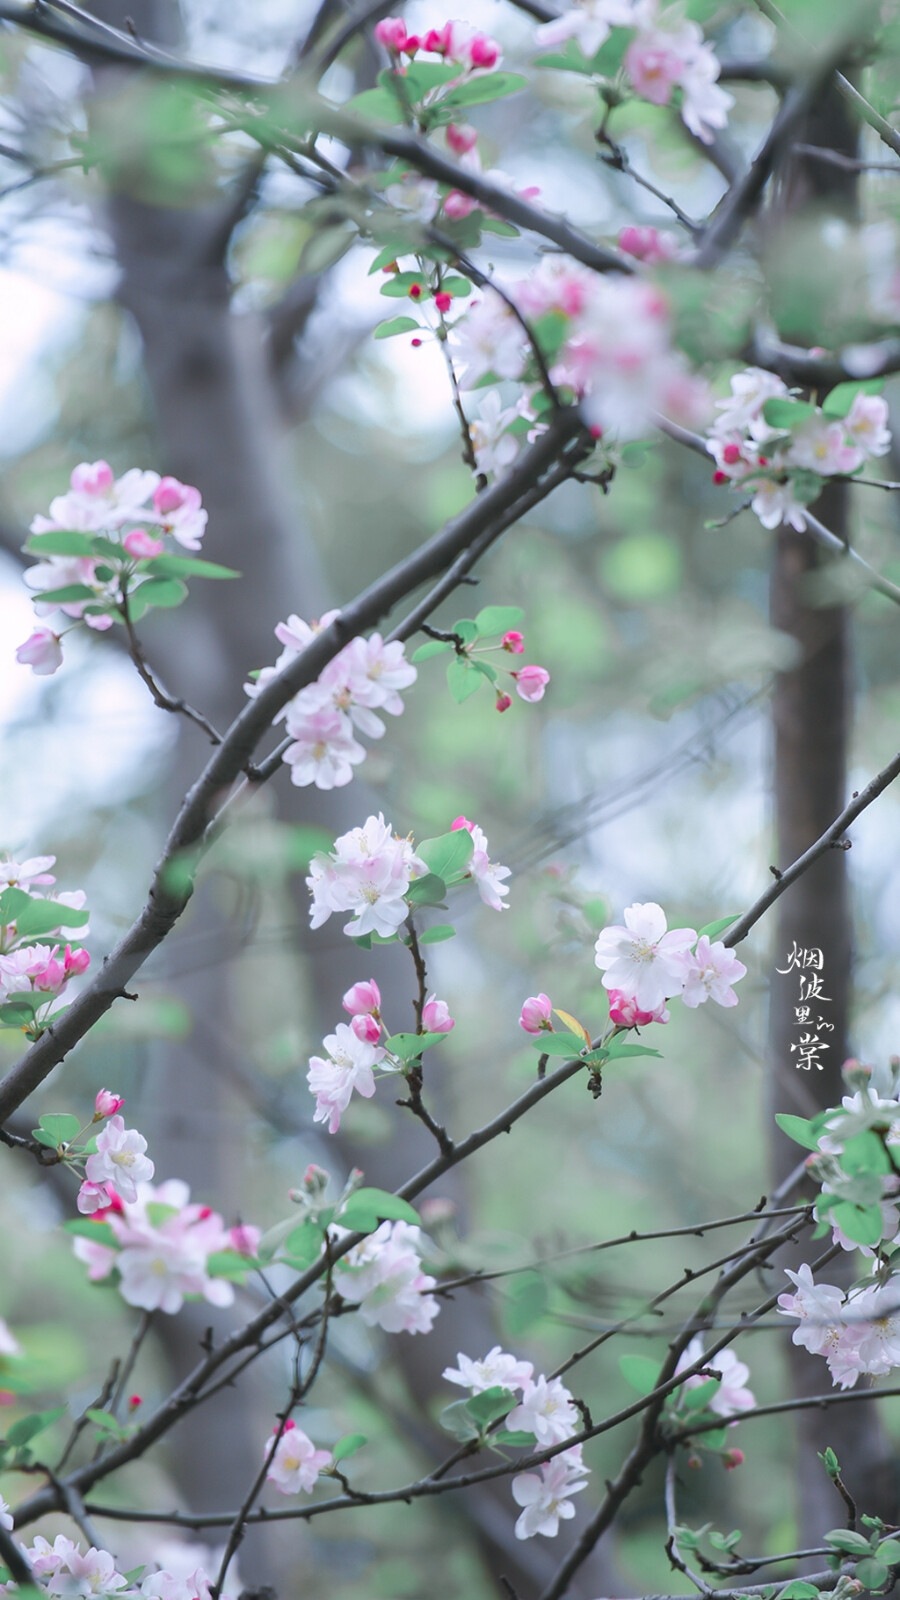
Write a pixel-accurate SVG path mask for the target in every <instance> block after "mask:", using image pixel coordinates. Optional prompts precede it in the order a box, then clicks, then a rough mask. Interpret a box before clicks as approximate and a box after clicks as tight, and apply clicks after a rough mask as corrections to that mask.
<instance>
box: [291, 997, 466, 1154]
mask: <svg viewBox="0 0 900 1600" xmlns="http://www.w3.org/2000/svg"><path fill="white" fill-rule="evenodd" d="M342 1004H343V1007H344V1010H345V1011H347V1012H349V1014H350V1022H349V1024H348V1023H344V1022H339V1023H338V1025H337V1027H336V1028H335V1031H334V1033H330V1034H328V1035H327V1037H326V1038H325V1039H324V1040H323V1044H324V1046H325V1049H326V1051H327V1052H328V1053H327V1055H326V1056H313V1057H312V1058H311V1059H310V1063H309V1072H308V1073H307V1079H306V1081H307V1083H308V1084H309V1088H310V1093H311V1094H313V1095H315V1099H316V1111H315V1116H314V1117H313V1121H314V1122H327V1124H328V1132H329V1133H337V1131H338V1128H339V1127H340V1125H341V1116H342V1114H343V1113H344V1112H345V1111H346V1109H347V1107H348V1106H349V1104H350V1099H351V1096H352V1095H353V1091H354V1090H356V1093H357V1094H361V1095H362V1096H363V1098H364V1099H365V1100H369V1099H371V1097H372V1095H373V1094H374V1093H375V1073H374V1069H376V1068H377V1069H379V1070H380V1071H382V1072H386V1073H392V1074H393V1073H396V1072H399V1071H400V1070H401V1068H402V1063H401V1062H399V1061H398V1060H396V1059H395V1058H394V1057H393V1056H392V1055H391V1054H390V1052H389V1050H388V1049H385V1047H384V1045H383V1044H382V1043H381V1042H380V1041H381V1040H382V1038H384V1039H385V1040H387V1039H388V1037H389V1035H388V1030H387V1028H386V1027H385V1024H384V1021H383V1018H382V1015H381V991H380V989H379V987H378V984H377V983H376V982H375V979H374V978H369V979H367V980H365V981H363V982H360V983H354V984H353V985H352V986H351V987H350V988H349V989H348V990H347V992H346V994H345V995H344V998H343V1002H342ZM455 1026H456V1024H455V1022H454V1019H453V1018H452V1017H451V1015H450V1010H449V1007H448V1005H447V1002H446V1001H445V1000H438V999H437V997H436V996H435V995H434V994H430V995H429V996H428V998H427V999H426V1001H425V1004H424V1005H423V1007H422V1028H423V1031H424V1032H425V1033H450V1031H451V1029H453V1028H454V1027H455Z"/></svg>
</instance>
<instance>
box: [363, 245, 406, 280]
mask: <svg viewBox="0 0 900 1600" xmlns="http://www.w3.org/2000/svg"><path fill="white" fill-rule="evenodd" d="M404 254H406V251H404V250H403V249H402V247H400V246H398V245H394V244H387V245H385V247H384V249H383V250H379V252H378V254H377V256H376V257H375V260H374V261H373V262H372V265H371V266H370V268H369V271H368V276H369V277H370V278H371V277H372V275H373V273H376V272H383V271H384V268H385V267H390V266H393V264H394V262H395V261H396V260H398V258H399V257H400V256H401V255H404Z"/></svg>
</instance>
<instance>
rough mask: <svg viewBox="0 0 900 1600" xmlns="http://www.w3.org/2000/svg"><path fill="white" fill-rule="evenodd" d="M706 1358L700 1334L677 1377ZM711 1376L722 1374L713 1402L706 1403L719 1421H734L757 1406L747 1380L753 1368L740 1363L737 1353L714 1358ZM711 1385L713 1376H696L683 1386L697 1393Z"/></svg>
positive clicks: (685, 1354) (722, 1353)
mask: <svg viewBox="0 0 900 1600" xmlns="http://www.w3.org/2000/svg"><path fill="white" fill-rule="evenodd" d="M702 1355H703V1340H702V1338H701V1337H700V1335H699V1334H696V1335H695V1336H694V1338H693V1339H692V1340H691V1342H690V1344H689V1345H688V1346H687V1347H686V1349H685V1350H684V1351H683V1352H682V1354H681V1356H680V1357H679V1360H678V1365H677V1367H676V1368H675V1376H676V1377H677V1376H678V1373H679V1372H683V1371H684V1369H685V1367H692V1366H694V1365H695V1363H696V1362H698V1361H699V1360H700V1359H701V1357H702ZM708 1365H709V1368H710V1372H711V1373H712V1372H718V1373H720V1374H721V1382H720V1384H719V1387H718V1389H717V1390H716V1392H715V1394H714V1395H713V1397H712V1399H711V1400H708V1401H707V1402H706V1405H707V1409H708V1410H709V1411H714V1412H715V1413H716V1415H717V1416H719V1417H733V1416H735V1415H736V1414H737V1413H739V1412H741V1411H751V1410H752V1409H753V1407H754V1406H755V1405H756V1399H755V1396H754V1395H753V1393H752V1391H751V1390H750V1389H748V1388H747V1386H746V1385H747V1379H748V1378H749V1376H750V1368H749V1367H748V1366H747V1365H746V1363H745V1362H743V1361H739V1360H738V1358H737V1356H736V1355H735V1353H734V1351H733V1350H729V1349H727V1348H726V1349H724V1350H717V1351H716V1353H715V1355H714V1356H710V1358H709V1362H708ZM708 1381H709V1374H707V1375H706V1376H704V1375H703V1373H700V1372H695V1373H694V1374H693V1376H692V1377H690V1378H686V1379H685V1381H684V1384H683V1387H684V1388H685V1389H697V1388H699V1387H700V1385H701V1384H704V1383H707V1382H708Z"/></svg>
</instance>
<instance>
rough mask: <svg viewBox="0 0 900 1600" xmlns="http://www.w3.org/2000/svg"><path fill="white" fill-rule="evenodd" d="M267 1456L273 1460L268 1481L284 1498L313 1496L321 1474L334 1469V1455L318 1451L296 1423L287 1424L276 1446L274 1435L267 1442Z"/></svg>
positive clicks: (267, 1474)
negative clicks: (299, 1495) (293, 1495)
mask: <svg viewBox="0 0 900 1600" xmlns="http://www.w3.org/2000/svg"><path fill="white" fill-rule="evenodd" d="M277 1432H278V1430H277V1428H276V1430H275V1433H276V1434H277ZM264 1454H265V1456H266V1457H267V1458H270V1464H269V1470H268V1472H267V1473H266V1480H267V1482H269V1483H274V1485H275V1487H276V1489H280V1490H281V1493H282V1494H300V1493H301V1492H302V1493H303V1494H309V1493H311V1491H312V1490H313V1489H314V1488H315V1486H316V1481H317V1479H318V1476H319V1473H320V1472H321V1471H322V1469H323V1468H324V1467H328V1466H330V1465H331V1451H330V1450H317V1449H316V1447H315V1445H314V1444H313V1442H312V1440H311V1439H310V1438H309V1436H308V1435H307V1434H305V1433H304V1432H303V1429H302V1428H298V1427H297V1425H296V1423H294V1422H286V1423H285V1425H284V1431H283V1432H282V1435H281V1438H280V1439H279V1440H278V1443H277V1444H276V1443H275V1437H274V1435H273V1437H272V1438H271V1439H268V1440H267V1441H266V1447H265V1451H264Z"/></svg>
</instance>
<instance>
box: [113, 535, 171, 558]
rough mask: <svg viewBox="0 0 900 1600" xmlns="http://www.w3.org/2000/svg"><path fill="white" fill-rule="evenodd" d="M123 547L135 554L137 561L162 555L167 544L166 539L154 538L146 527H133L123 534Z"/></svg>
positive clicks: (130, 553) (129, 552)
mask: <svg viewBox="0 0 900 1600" xmlns="http://www.w3.org/2000/svg"><path fill="white" fill-rule="evenodd" d="M122 548H123V550H127V551H128V554H129V555H130V556H134V559H135V561H149V560H150V559H152V557H153V556H161V555H162V553H163V551H164V550H165V548H166V546H165V541H164V540H162V539H154V537H153V535H152V533H148V532H147V530H146V528H131V529H130V530H129V532H128V533H126V534H123V536H122Z"/></svg>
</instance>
